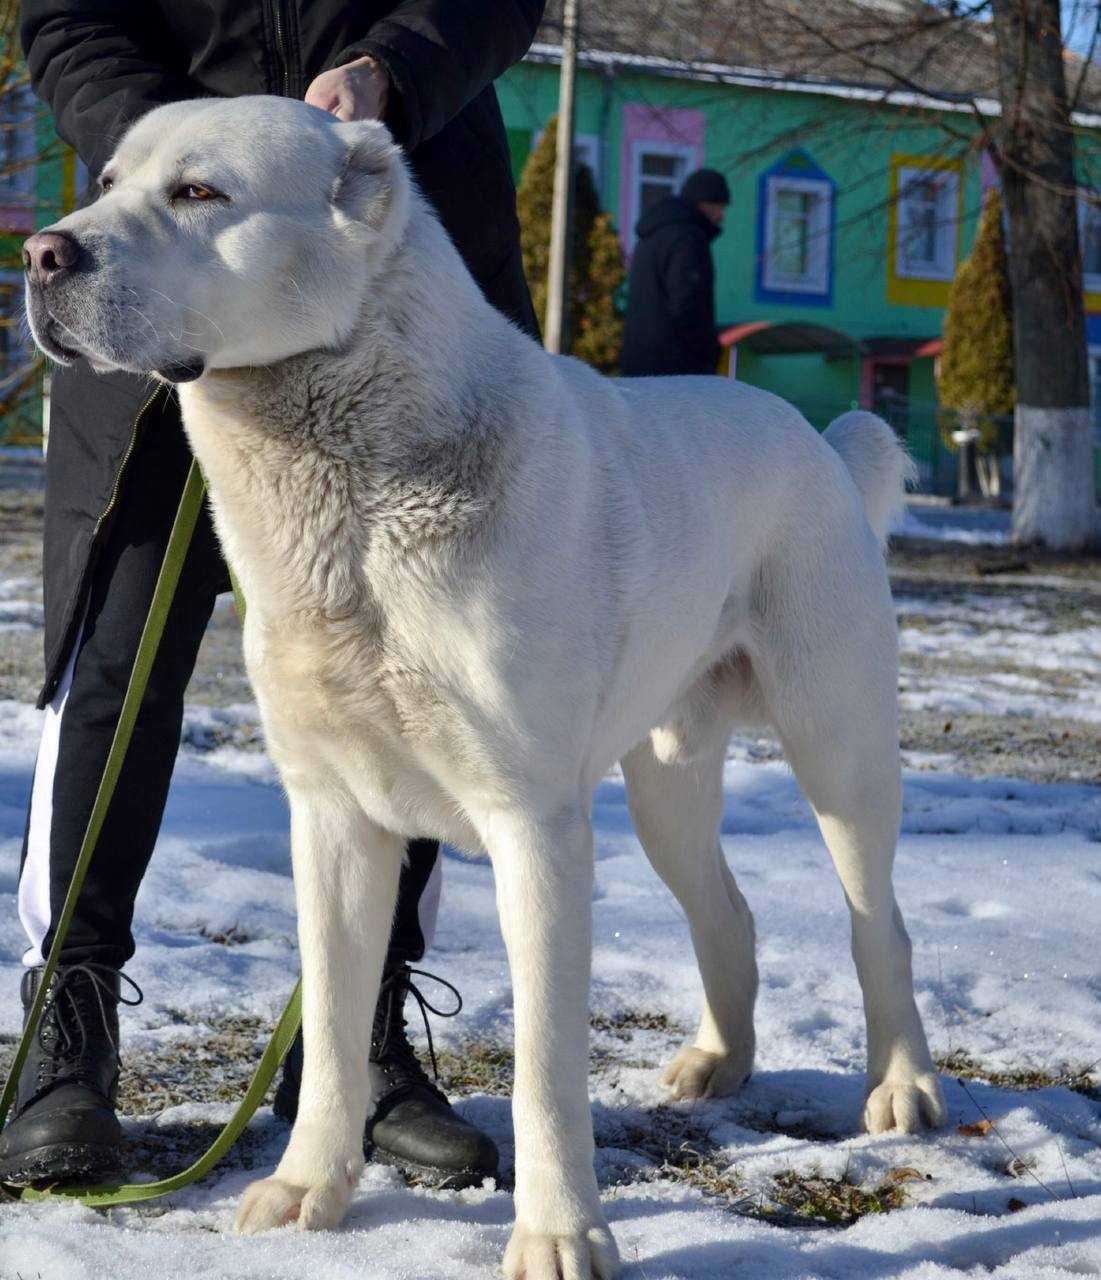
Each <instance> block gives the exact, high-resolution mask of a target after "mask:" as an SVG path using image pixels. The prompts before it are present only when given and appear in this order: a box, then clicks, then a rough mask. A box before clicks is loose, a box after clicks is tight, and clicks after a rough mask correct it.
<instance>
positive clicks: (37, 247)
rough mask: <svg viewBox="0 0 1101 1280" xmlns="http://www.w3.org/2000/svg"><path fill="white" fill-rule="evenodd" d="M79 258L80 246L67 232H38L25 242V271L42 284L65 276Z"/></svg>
mask: <svg viewBox="0 0 1101 1280" xmlns="http://www.w3.org/2000/svg"><path fill="white" fill-rule="evenodd" d="M79 258H80V245H79V244H78V243H77V241H76V240H74V239H73V237H72V236H71V235H69V233H68V232H67V231H38V232H36V233H35V234H34V235H33V236H29V237H28V238H27V239H26V240H24V241H23V270H24V271H25V272H26V273H27V275H28V276H30V277H31V279H33V280H37V281H38V282H39V283H40V284H50V283H52V282H53V281H54V280H56V279H57V278H58V277H59V276H63V275H64V274H65V272H66V271H70V270H71V269H72V268H73V267H74V266H76V263H77V261H78V259H79Z"/></svg>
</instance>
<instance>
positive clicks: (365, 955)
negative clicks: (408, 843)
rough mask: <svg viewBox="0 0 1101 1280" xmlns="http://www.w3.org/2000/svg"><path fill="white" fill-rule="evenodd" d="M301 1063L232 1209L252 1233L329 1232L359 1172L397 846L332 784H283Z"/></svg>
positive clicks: (398, 864) (394, 889) (397, 866)
mask: <svg viewBox="0 0 1101 1280" xmlns="http://www.w3.org/2000/svg"><path fill="white" fill-rule="evenodd" d="M288 795H289V797H290V804H291V852H292V859H293V863H294V884H295V899H296V902H297V906H298V940H299V949H300V951H301V954H302V1036H303V1049H304V1063H303V1071H302V1087H301V1091H300V1095H299V1100H298V1117H297V1119H296V1120H295V1123H294V1129H293V1130H292V1132H291V1137H290V1142H289V1143H288V1144H287V1150H286V1152H285V1154H284V1156H283V1159H282V1160H281V1161H280V1162H279V1167H278V1168H277V1169H276V1171H275V1176H274V1177H271V1178H265V1179H264V1180H263V1181H261V1182H254V1183H253V1184H252V1185H251V1186H250V1187H249V1188H248V1190H247V1191H246V1192H245V1195H244V1198H243V1200H242V1201H241V1205H240V1208H239V1209H238V1212H237V1229H238V1230H239V1231H242V1232H245V1233H246V1234H251V1233H253V1232H256V1231H264V1230H266V1229H267V1228H269V1227H278V1226H282V1225H283V1224H284V1223H288V1222H297V1223H298V1225H299V1227H301V1228H302V1229H303V1230H309V1229H319V1230H320V1229H324V1228H328V1227H335V1226H336V1225H337V1224H338V1223H339V1222H340V1221H341V1219H342V1218H343V1217H344V1214H345V1212H346V1211H347V1208H348V1204H349V1202H350V1200H351V1197H352V1192H353V1190H354V1189H355V1186H356V1184H357V1182H358V1181H359V1175H360V1173H361V1172H362V1171H363V1127H364V1124H365V1122H366V1119H367V1107H368V1103H369V1101H370V1095H371V1088H372V1085H371V1077H370V1073H369V1070H368V1056H369V1052H370V1043H371V1022H372V1016H373V1014H374V1009H375V1003H376V1001H377V999H378V991H379V982H380V978H381V974H382V962H383V958H384V956H385V953H386V947H387V943H388V941H389V937H390V925H391V922H392V919H393V915H394V903H395V900H396V898H397V886H398V875H399V872H400V870H401V858H402V845H401V842H400V840H398V838H397V837H395V836H392V835H390V834H389V833H388V832H384V831H382V830H381V829H380V828H379V827H377V826H375V824H374V823H372V822H371V821H369V820H368V818H367V817H366V816H365V815H364V814H363V812H362V810H361V809H360V808H359V807H358V805H357V804H356V803H355V801H354V800H353V799H352V798H351V797H350V796H349V795H348V794H347V793H346V792H343V791H340V790H337V789H335V788H334V789H324V790H322V789H310V790H308V791H306V790H303V789H300V788H295V787H291V786H288Z"/></svg>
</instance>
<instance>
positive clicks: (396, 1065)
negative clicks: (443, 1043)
mask: <svg viewBox="0 0 1101 1280" xmlns="http://www.w3.org/2000/svg"><path fill="white" fill-rule="evenodd" d="M415 973H416V974H420V975H422V976H424V977H428V978H433V980H434V981H436V982H441V983H443V985H444V986H447V987H450V989H451V990H452V991H453V992H455V995H456V997H457V998H458V1007H456V1008H455V1009H454V1010H453V1011H452V1012H451V1013H442V1011H441V1010H439V1009H436V1008H433V1006H432V1005H430V1004H429V1003H428V1001H427V1000H426V999H425V998H424V996H423V995H422V994H421V992H420V991H419V990H418V989H417V987H416V986H415V985H414V984H413V981H412V976H413V974H415ZM410 992H411V993H412V995H413V997H414V999H415V1000H416V1001H417V1003H418V1004H419V1005H420V1008H421V1013H422V1015H423V1016H424V1020H425V1021H424V1025H425V1031H426V1032H427V1034H428V1052H429V1054H430V1056H431V1058H432V1069H433V1073H435V1071H436V1054H435V1050H434V1048H433V1045H432V1033H431V1031H430V1030H429V1028H428V1017H427V1012H426V1011H428V1010H430V1011H431V1012H432V1013H435V1014H439V1015H440V1016H442V1017H453V1016H454V1014H456V1013H458V1012H459V1009H460V1008H461V1007H462V1000H461V998H459V993H458V992H457V991H455V988H454V987H452V986H451V984H450V983H448V982H444V981H443V979H442V978H436V977H435V975H434V974H429V973H425V972H424V970H423V969H411V968H410V967H409V966H408V965H406V964H398V965H393V966H387V969H386V971H385V973H384V974H383V980H382V989H381V991H380V992H379V999H378V1006H377V1008H376V1010H375V1020H374V1026H373V1028H372V1033H371V1062H372V1063H373V1064H374V1066H375V1068H376V1070H377V1071H378V1072H379V1075H380V1077H381V1080H380V1087H381V1094H380V1096H379V1099H378V1103H377V1105H376V1106H375V1110H374V1113H373V1114H372V1115H371V1116H369V1117H368V1119H367V1128H366V1130H365V1132H364V1135H363V1149H364V1153H365V1154H366V1155H367V1157H368V1159H373V1160H377V1161H378V1162H379V1163H380V1164H391V1165H397V1166H398V1167H399V1168H402V1169H405V1170H406V1171H407V1172H409V1173H414V1174H416V1175H417V1176H418V1177H420V1178H421V1179H422V1180H423V1181H425V1182H428V1183H430V1184H431V1185H432V1186H435V1187H441V1188H448V1189H451V1190H456V1189H458V1188H460V1187H472V1186H478V1185H479V1184H480V1183H481V1181H482V1179H483V1178H486V1177H492V1176H493V1175H494V1174H495V1173H496V1172H497V1158H498V1157H497V1148H496V1146H495V1145H494V1143H493V1140H492V1138H490V1137H489V1136H488V1134H484V1133H482V1131H481V1130H480V1129H476V1128H475V1127H474V1125H472V1124H470V1123H469V1122H468V1121H466V1120H464V1119H463V1118H462V1117H461V1116H460V1115H458V1114H456V1112H455V1111H453V1110H452V1108H451V1104H450V1103H449V1102H448V1100H447V1098H446V1097H445V1096H444V1094H443V1092H442V1091H441V1090H440V1089H439V1088H438V1087H437V1085H436V1084H434V1083H433V1081H431V1080H430V1079H429V1078H428V1075H427V1073H426V1072H425V1070H424V1068H423V1067H422V1066H421V1064H420V1061H419V1060H418V1058H417V1055H416V1051H415V1050H414V1048H413V1046H412V1045H411V1044H410V1043H409V1035H408V1031H407V1030H406V1026H405V1012H404V1008H405V997H406V994H407V993H410ZM301 1081H302V1036H301V1033H300V1034H299V1035H298V1037H297V1038H296V1039H295V1042H294V1044H293V1045H292V1046H291V1048H290V1051H289V1052H288V1054H287V1057H286V1061H285V1062H284V1064H283V1077H282V1079H281V1080H280V1082H279V1088H278V1089H277V1090H276V1094H275V1103H274V1110H275V1114H276V1115H277V1116H280V1117H282V1119H284V1120H286V1121H288V1122H290V1121H293V1120H294V1117H295V1115H296V1114H297V1112H298V1089H299V1085H300V1084H301Z"/></svg>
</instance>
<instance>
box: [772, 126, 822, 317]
mask: <svg viewBox="0 0 1101 1280" xmlns="http://www.w3.org/2000/svg"><path fill="white" fill-rule="evenodd" d="M836 192H837V187H836V184H835V183H834V182H833V180H832V179H831V178H830V177H829V175H828V174H826V173H824V172H823V171H822V170H821V169H819V168H818V166H817V165H816V164H815V163H814V161H813V160H812V159H811V158H810V156H809V155H807V153H806V152H805V151H802V150H799V151H791V152H789V153H788V154H787V155H786V156H784V157H783V159H782V160H780V161H779V162H778V163H777V164H775V165H773V166H772V168H771V169H767V170H766V171H765V172H764V173H762V174H761V176H760V179H759V180H758V184H757V268H756V281H755V287H754V297H755V298H756V299H757V301H758V302H782V303H787V304H789V305H791V304H794V305H795V306H811V307H828V306H830V305H832V303H833V241H834V230H835V214H834V204H835V196H836Z"/></svg>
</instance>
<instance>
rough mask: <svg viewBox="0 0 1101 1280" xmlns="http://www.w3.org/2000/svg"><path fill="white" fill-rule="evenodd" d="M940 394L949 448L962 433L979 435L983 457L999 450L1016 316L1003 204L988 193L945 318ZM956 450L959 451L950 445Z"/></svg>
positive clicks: (1010, 388)
mask: <svg viewBox="0 0 1101 1280" xmlns="http://www.w3.org/2000/svg"><path fill="white" fill-rule="evenodd" d="M937 393H938V396H939V398H940V403H941V405H942V406H943V408H944V409H946V410H948V411H949V412H948V413H945V414H942V431H943V433H944V435H945V439H946V443H948V444H951V443H952V442H951V438H950V437H951V433H952V432H953V431H955V430H957V429H959V428H972V429H974V430H977V431H978V432H979V440H978V450H979V452H980V453H990V452H993V451H994V450H995V449H996V448H997V445H998V437H999V434H1000V423H1001V421H1002V420H1004V419H1005V417H1006V416H1007V415H1009V414H1011V413H1012V412H1013V407H1014V405H1015V404H1016V399H1017V396H1016V390H1015V370H1014V361H1013V311H1012V302H1011V298H1010V291H1009V272H1008V266H1007V262H1006V253H1005V235H1004V232H1003V230H1002V200H1001V195H1000V193H999V192H998V190H997V189H996V188H994V189H991V190H990V191H988V192H987V195H986V200H985V202H984V203H983V211H982V219H981V221H980V223H979V230H978V234H977V235H976V237H975V243H974V245H973V247H972V249H971V254H970V256H969V257H968V258H967V259H966V260H965V261H963V262H961V263H960V265H959V268H958V270H957V271H956V277H955V279H954V280H953V282H952V289H951V292H950V294H949V299H948V311H947V313H946V315H945V317H944V350H943V351H942V353H941V357H940V368H939V370H938V374H937ZM952 447H955V446H954V445H952Z"/></svg>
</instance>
